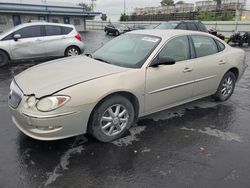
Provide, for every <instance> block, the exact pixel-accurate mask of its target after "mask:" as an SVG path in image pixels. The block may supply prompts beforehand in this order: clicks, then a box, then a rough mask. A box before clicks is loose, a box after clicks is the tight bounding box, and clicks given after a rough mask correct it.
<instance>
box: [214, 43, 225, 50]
mask: <svg viewBox="0 0 250 188" xmlns="http://www.w3.org/2000/svg"><path fill="white" fill-rule="evenodd" d="M216 43H217V45H218V48H219V51H220V52H221V51H223V50H224V49H225V45H224V44H223V43H222V42H220V41H218V40H216Z"/></svg>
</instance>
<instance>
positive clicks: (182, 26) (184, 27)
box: [176, 23, 187, 30]
mask: <svg viewBox="0 0 250 188" xmlns="http://www.w3.org/2000/svg"><path fill="white" fill-rule="evenodd" d="M176 29H184V30H185V29H187V26H186V24H185V23H181V24H180V25H178V26H177V28H176Z"/></svg>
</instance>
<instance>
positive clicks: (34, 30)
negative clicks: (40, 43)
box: [15, 25, 43, 38]
mask: <svg viewBox="0 0 250 188" xmlns="http://www.w3.org/2000/svg"><path fill="white" fill-rule="evenodd" d="M15 34H20V35H21V38H33V37H42V36H43V35H42V29H41V26H39V25H36V26H29V27H25V28H22V29H20V30H18V31H16V32H15Z"/></svg>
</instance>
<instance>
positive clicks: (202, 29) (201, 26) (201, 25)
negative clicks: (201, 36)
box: [198, 23, 207, 32]
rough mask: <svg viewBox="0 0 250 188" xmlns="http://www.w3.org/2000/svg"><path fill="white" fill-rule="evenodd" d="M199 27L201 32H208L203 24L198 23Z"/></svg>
mask: <svg viewBox="0 0 250 188" xmlns="http://www.w3.org/2000/svg"><path fill="white" fill-rule="evenodd" d="M198 27H199V30H200V31H203V32H207V28H206V26H205V25H204V24H203V23H198Z"/></svg>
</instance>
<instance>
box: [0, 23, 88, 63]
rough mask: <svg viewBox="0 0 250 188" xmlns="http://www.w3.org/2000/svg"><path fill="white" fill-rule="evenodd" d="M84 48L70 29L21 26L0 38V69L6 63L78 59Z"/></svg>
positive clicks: (47, 26) (61, 25)
mask: <svg viewBox="0 0 250 188" xmlns="http://www.w3.org/2000/svg"><path fill="white" fill-rule="evenodd" d="M84 48H85V45H84V43H83V42H82V40H81V35H80V34H79V33H78V32H77V31H76V29H75V27H74V26H73V25H66V24H55V23H47V22H37V23H27V24H22V25H19V26H17V27H15V28H13V29H11V30H10V31H6V32H5V33H2V34H1V35H0V66H3V65H6V64H7V63H8V62H9V61H10V60H24V59H37V58H48V57H61V56H72V55H79V54H80V53H82V52H83V51H84Z"/></svg>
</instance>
